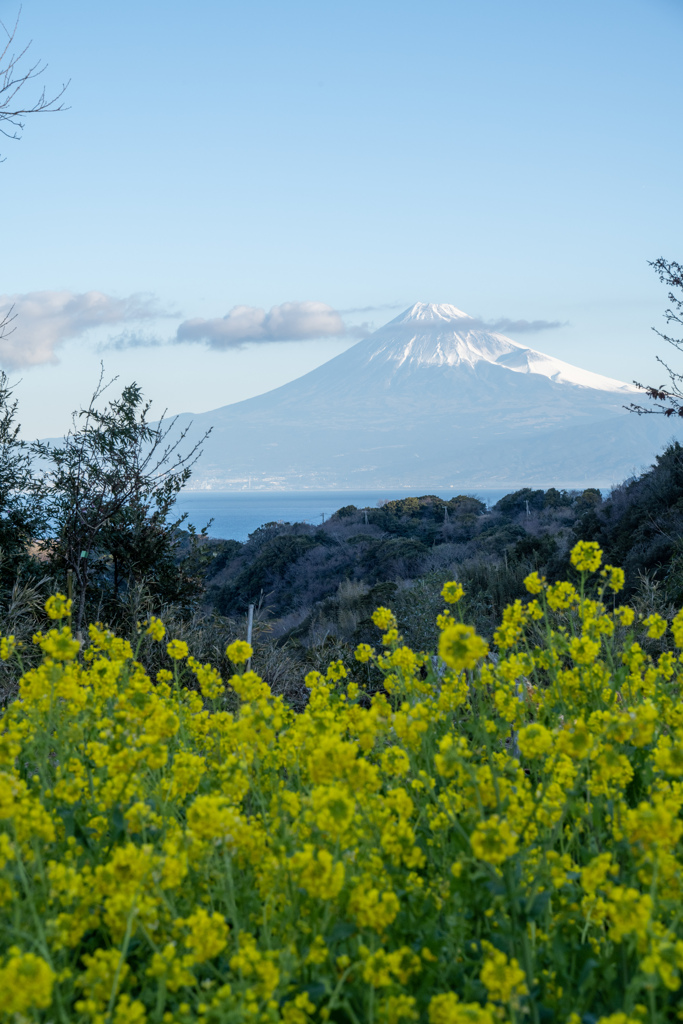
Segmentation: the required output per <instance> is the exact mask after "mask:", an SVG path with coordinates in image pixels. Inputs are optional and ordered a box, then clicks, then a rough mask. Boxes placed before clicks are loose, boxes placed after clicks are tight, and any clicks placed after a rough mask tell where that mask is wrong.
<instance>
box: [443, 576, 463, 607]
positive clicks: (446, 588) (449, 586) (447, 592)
mask: <svg viewBox="0 0 683 1024" xmlns="http://www.w3.org/2000/svg"><path fill="white" fill-rule="evenodd" d="M464 595H465V591H464V590H463V588H462V584H460V583H455V582H454V581H451V582H450V583H444V585H443V589H442V591H441V596H442V598H443V599H444V601H445V602H446V604H456V603H457V602H458V601H459V600H460V599H461V598H462V597H464Z"/></svg>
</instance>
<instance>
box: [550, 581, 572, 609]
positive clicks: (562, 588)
mask: <svg viewBox="0 0 683 1024" xmlns="http://www.w3.org/2000/svg"><path fill="white" fill-rule="evenodd" d="M578 600H579V595H578V594H577V593H576V590H575V589H574V587H573V586H572V585H571V583H567V582H565V581H563V582H559V581H558V582H557V583H553V585H552V587H548V604H549V605H550V607H551V608H552V610H553V611H554V612H559V611H563V610H564V609H565V608H571V606H572V605H573V604H576V602H577V601H578Z"/></svg>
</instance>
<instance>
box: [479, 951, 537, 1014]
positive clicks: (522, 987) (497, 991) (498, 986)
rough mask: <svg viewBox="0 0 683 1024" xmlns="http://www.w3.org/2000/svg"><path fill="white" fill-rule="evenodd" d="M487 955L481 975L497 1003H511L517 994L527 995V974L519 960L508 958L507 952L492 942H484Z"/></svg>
mask: <svg viewBox="0 0 683 1024" xmlns="http://www.w3.org/2000/svg"><path fill="white" fill-rule="evenodd" d="M482 947H483V948H484V949H485V950H486V953H487V956H486V959H485V960H484V966H483V967H482V969H481V974H480V975H479V977H480V978H481V980H482V981H483V983H484V985H485V986H486V989H487V991H488V994H489V999H492V1000H493V1001H494V1002H495V1003H505V1004H507V1003H509V1002H510V1001H511V1000H512V999H513V998H514V997H516V996H525V995H527V994H528V992H529V989H528V988H527V986H526V975H525V974H524V971H523V970H522V969H521V967H520V966H519V961H518V960H516V959H515V958H514V957H512V959H511V960H508V958H507V956H506V954H505V953H503V952H502V951H501V950H500V949H495V948H494V947H493V946H492V945H491V943H490V942H482Z"/></svg>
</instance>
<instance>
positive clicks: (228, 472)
mask: <svg viewBox="0 0 683 1024" xmlns="http://www.w3.org/2000/svg"><path fill="white" fill-rule="evenodd" d="M637 394H639V392H638V390H637V389H636V388H635V387H634V386H633V385H629V384H625V383H623V382H621V381H617V380H613V379H611V378H609V377H604V376H601V375H600V374H597V373H592V372H591V371H588V370H583V369H581V368H579V367H575V366H572V365H571V364H569V363H565V362H563V361H562V360H560V359H556V358H554V357H552V356H548V355H545V354H544V353H542V352H538V351H536V350H535V349H532V348H528V347H526V346H524V345H521V344H519V343H518V342H515V341H513V340H512V339H511V338H507V337H506V336H505V335H503V334H499V333H497V332H494V331H488V330H486V329H484V328H482V327H481V325H480V323H479V321H476V320H474V318H473V317H470V316H469V315H468V314H467V313H464V312H462V310H460V309H458V308H457V307H455V306H452V305H448V304H433V303H416V304H415V305H414V306H412V307H411V308H410V309H407V310H405V312H403V313H401V314H400V315H399V316H397V317H396V318H395V319H394V320H392V321H391V322H390V323H388V324H385V325H384V326H383V327H381V328H379V330H377V331H375V332H374V333H373V334H371V335H370V336H369V337H367V338H365V339H364V340H363V341H360V342H358V343H357V344H356V345H354V346H352V347H351V348H350V349H347V350H346V351H345V352H342V353H341V354H340V355H338V356H336V357H335V358H334V359H331V360H329V362H327V363H324V364H323V365H322V366H319V367H317V368H316V369H315V370H312V371H311V372H310V373H307V374H304V376H302V377H299V378H298V379H296V380H294V381H291V382H289V383H288V384H285V385H283V386H282V387H279V388H276V389H275V390H273V391H269V392H267V393H265V394H263V395H258V396H257V397H255V398H250V399H247V400H246V401H243V402H236V403H234V404H232V405H227V406H224V407H223V408H220V409H215V410H213V411H211V412H208V413H202V414H199V415H197V416H190V415H189V414H188V415H183V416H182V417H180V421H179V422H180V424H181V425H184V424H185V423H187V422H188V421H189V420H190V419H192V420H193V421H194V426H193V432H194V431H196V430H199V429H201V430H205V429H206V428H207V427H208V426H212V427H213V431H212V434H211V436H210V438H209V440H208V442H207V444H206V448H205V452H204V455H203V457H202V459H201V460H200V462H199V463H198V465H197V467H196V470H195V474H194V476H193V486H194V487H208V488H212V489H238V488H243V487H252V488H268V489H280V488H282V489H291V490H296V489H299V488H316V489H325V488H332V489H334V488H339V489H345V488H357V487H367V488H368V489H372V488H385V487H397V488H402V489H403V488H408V489H414V488H418V489H423V490H426V489H429V488H430V487H433V488H437V487H438V488H439V489H443V488H451V487H452V488H454V489H455V488H462V487H465V488H469V489H472V488H476V487H477V486H479V487H484V486H488V487H497V486H508V485H509V486H510V487H516V486H527V485H529V486H532V485H533V486H545V487H548V486H551V485H554V486H564V487H582V486H609V485H610V484H611V483H616V482H618V481H620V480H622V479H624V478H625V477H627V476H628V475H630V474H631V473H632V472H634V471H637V470H640V469H641V468H642V467H643V466H644V465H647V464H649V463H650V462H651V461H652V459H653V457H654V454H655V453H656V452H657V451H658V450H660V449H661V447H662V446H663V444H664V443H665V442H666V441H667V440H668V439H669V438H670V437H671V436H672V434H674V433H675V426H672V424H671V423H663V422H662V421H661V418H660V417H636V416H634V415H632V414H629V413H628V412H626V411H625V409H624V406H625V405H627V404H628V403H629V402H630V401H632V400H633V398H634V396H635V395H637Z"/></svg>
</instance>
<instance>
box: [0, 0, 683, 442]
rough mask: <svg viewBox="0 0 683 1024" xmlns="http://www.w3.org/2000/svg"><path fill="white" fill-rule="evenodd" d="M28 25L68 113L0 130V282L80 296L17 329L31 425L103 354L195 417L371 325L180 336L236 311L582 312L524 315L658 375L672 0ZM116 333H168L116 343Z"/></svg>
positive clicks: (677, 221) (675, 40)
mask: <svg viewBox="0 0 683 1024" xmlns="http://www.w3.org/2000/svg"><path fill="white" fill-rule="evenodd" d="M0 10H1V11H2V17H3V19H4V20H5V21H6V22H9V21H11V20H13V18H14V16H15V15H16V11H17V5H16V4H14V5H13V4H10V3H8V2H7V0H0ZM19 37H20V39H23V40H28V39H33V44H32V51H33V52H34V54H35V56H40V57H42V58H44V59H45V60H47V61H48V62H49V65H50V66H49V68H48V70H47V72H46V74H45V82H46V85H47V86H48V88H49V87H50V86H51V85H59V84H60V83H61V81H62V80H63V79H66V78H71V85H70V87H69V90H68V101H69V104H70V106H71V109H70V110H69V111H68V112H66V113H63V114H59V115H54V116H41V117H40V118H34V119H33V120H32V121H29V123H28V124H27V128H26V131H25V133H24V137H23V139H22V140H21V141H20V142H16V143H15V142H6V143H5V144H4V146H1V147H0V148H1V149H2V152H3V154H4V155H5V156H6V157H7V159H6V162H5V163H3V164H1V165H0V186H1V188H0V196H1V198H0V202H1V204H2V208H1V209H2V237H3V245H2V252H1V255H0V269H1V271H2V274H1V276H0V293H2V294H6V295H13V296H18V297H19V300H18V305H17V308H18V309H20V310H23V311H24V312H25V311H26V310H28V309H29V307H28V306H26V305H24V306H22V301H24V300H23V298H22V297H25V296H27V295H29V294H30V293H35V292H40V293H44V292H47V293H58V294H62V295H63V293H68V295H73V296H75V297H76V298H75V299H74V302H75V303H76V305H75V307H74V308H75V309H76V313H74V314H73V315H72V316H71V318H69V316H65V314H64V310H63V309H61V307H59V302H57V303H56V305H55V303H52V305H50V302H51V301H52V300H50V301H48V302H47V306H46V307H45V308H43V307H41V308H40V309H39V310H38V314H39V315H38V314H36V315H37V317H38V319H37V320H36V319H34V320H32V319H31V317H30V315H29V314H28V313H26V312H25V315H24V316H23V326H22V322H21V321H22V317H20V318H19V319H18V321H17V331H16V332H15V336H14V341H13V342H12V345H13V346H14V347H13V348H12V349H6V362H5V365H6V366H7V368H8V369H10V370H11V372H12V374H13V377H14V378H15V379H18V378H19V377H20V378H21V381H22V382H21V385H20V389H19V391H18V396H19V398H20V405H21V410H22V419H23V422H24V425H25V429H26V432H27V433H29V434H46V433H47V434H49V433H55V432H57V431H59V430H61V429H63V428H64V426H65V424H66V422H67V417H68V413H69V412H70V411H71V409H72V408H73V407H74V406H76V405H77V404H80V402H81V401H82V400H84V399H85V397H86V395H87V393H88V391H89V390H90V389H91V387H92V385H93V384H94V382H95V380H96V377H97V371H98V366H99V361H100V359H102V358H104V359H105V363H106V368H107V371H108V372H109V373H111V374H114V373H119V374H120V375H121V378H122V380H123V381H124V382H127V381H128V380H131V379H137V380H139V381H140V382H141V383H142V384H143V386H144V388H145V390H146V391H147V393H148V394H149V395H150V397H152V398H153V399H154V402H155V407H159V408H161V407H164V406H168V408H169V410H170V411H172V412H180V411H186V410H191V411H203V410H206V409H211V408H215V407H217V406H220V405H224V404H226V403H228V402H231V401H236V400H239V399H240V398H244V397H248V396H250V395H253V394H257V393H259V392H261V391H263V390H266V389H267V388H270V387H274V386H276V385H278V384H280V383H283V382H284V381H286V380H288V379H291V378H293V377H295V376H298V375H299V374H300V373H303V372H305V371H306V370H308V369H311V368H313V367H314V366H315V365H318V364H319V363H321V362H323V361H324V360H326V359H328V358H330V357H331V356H333V355H335V354H336V353H337V352H339V351H341V350H342V349H343V348H344V347H347V346H348V345H349V344H350V343H351V342H352V341H353V340H355V338H354V336H353V332H351V334H350V335H345V336H341V335H340V334H339V332H337V333H334V332H332V333H328V335H327V336H326V337H324V338H322V339H320V340H315V339H314V340H310V339H309V340H305V341H287V340H284V341H283V340H275V341H269V340H267V335H266V338H265V340H263V339H262V340H258V341H254V342H252V343H249V344H245V345H244V346H243V347H240V348H235V347H228V348H225V349H216V348H210V347H208V346H207V345H205V344H203V343H201V342H200V341H197V340H191V341H185V342H183V343H181V344H178V343H173V339H174V338H175V337H176V331H177V328H178V325H179V324H180V323H181V322H182V321H186V320H194V319H197V318H199V319H208V320H212V319H214V318H221V317H223V316H225V314H227V313H228V311H229V310H231V309H232V308H233V307H235V306H247V307H256V308H262V309H265V310H266V311H267V310H269V309H271V307H273V306H280V305H282V304H283V303H290V302H313V303H324V304H326V305H327V306H329V307H331V308H332V310H335V311H337V310H341V311H343V310H348V309H363V308H365V307H371V310H370V311H369V312H365V313H351V314H347V313H343V314H342V316H343V319H344V321H345V323H346V324H348V325H351V326H353V325H354V324H356V325H357V324H360V323H361V322H369V323H374V324H375V325H376V326H379V325H380V324H381V323H383V322H385V321H386V320H388V319H391V318H392V317H393V316H395V315H396V314H397V313H398V312H399V311H400V310H401V309H403V308H405V307H407V306H409V305H411V304H412V303H413V302H415V301H434V302H452V303H454V304H455V305H457V306H459V307H460V308H461V309H464V310H466V311H467V312H469V313H472V314H473V315H478V316H481V317H484V318H487V319H498V318H501V317H510V318H512V319H526V320H547V321H560V322H562V323H565V322H566V323H567V324H568V326H564V327H561V328H554V329H548V330H545V331H542V332H540V333H536V334H533V335H529V334H525V335H522V334H519V335H515V334H514V333H513V332H510V333H511V335H512V336H513V337H515V338H516V340H519V341H523V342H525V343H528V344H531V345H532V346H533V347H536V348H540V349H541V350H543V351H547V352H550V353H552V354H554V355H557V356H560V357H561V358H564V359H566V360H568V361H570V362H574V363H577V364H578V365H581V366H585V367H586V368H588V369H592V370H595V371H598V372H601V373H605V374H607V375H609V376H613V377H618V378H621V379H624V380H632V379H633V378H634V377H635V378H643V379H646V380H648V381H650V380H653V381H654V383H660V380H659V377H661V371H660V370H658V369H656V368H655V367H656V364H655V362H654V355H655V353H656V352H657V351H659V352H663V350H662V348H661V345H658V344H657V341H656V338H655V337H654V335H652V333H651V331H650V327H651V325H653V324H661V323H662V321H661V313H662V311H663V309H664V308H665V306H666V304H667V303H666V290H665V289H664V288H663V287H662V286H661V285H660V284H659V282H658V281H657V279H656V278H655V276H654V274H653V273H652V271H651V269H650V268H649V267H648V266H647V260H648V259H650V260H654V259H656V258H657V257H659V256H665V257H667V258H669V259H678V260H680V261H682V262H683V231H682V228H683V212H682V210H683V204H682V203H681V175H682V171H681V168H682V167H683V160H682V159H681V158H682V155H683V154H682V153H681V149H682V148H683V141H682V136H681V132H680V129H679V112H678V105H679V104H678V97H679V94H680V54H681V48H682V44H683V3H682V2H681V0H618V2H616V0H615V2H613V0H590V2H583V0H574V2H572V3H570V4H560V3H551V4H549V3H547V0H544V2H528V0H517V2H516V3H514V4H511V3H510V2H509V0H507V2H503V0H479V2H478V3H476V4H473V3H472V2H471V0H470V2H461V0H450V2H447V3H445V2H436V0H420V2H419V3H417V2H401V0H394V2H392V3H385V2H383V0H363V2H345V3H339V2H334V0H330V2H328V3H325V4H321V3H320V2H316V3H311V2H298V0H287V2H286V3H283V2H282V0H279V2H263V0H251V2H250V3H248V4H245V3H243V2H239V3H237V2H225V0H223V2H218V0H204V2H203V3H199V4H192V5H190V4H184V3H174V2H169V0H166V2H164V3H161V2H157V0H145V2H143V3H140V2H139V0H138V2H136V3H133V2H130V0H119V3H117V4H116V5H113V4H106V5H105V4H93V3H91V2H85V0H79V2H74V0H64V2H62V3H60V4H55V3H54V2H48V0H25V2H24V6H23V12H22V19H21V22H20V30H19ZM93 291H94V292H99V293H103V295H104V296H106V297H107V302H105V304H104V306H103V307H102V310H103V315H102V317H101V321H102V322H101V323H100V324H98V322H97V310H95V313H94V314H93V315H90V314H89V319H88V317H85V319H84V317H83V315H82V311H83V308H84V307H83V304H82V303H81V305H79V301H80V300H79V299H78V296H81V295H83V294H84V293H88V292H93ZM140 295H143V296H144V298H142V299H131V298H130V297H131V296H140ZM40 301H41V302H43V299H41V300H40ZM107 303H108V305H107ZM86 305H87V304H86ZM393 306H395V307H396V308H389V307H393ZM31 308H33V309H34V312H35V302H34V307H31ZM51 309H52V310H53V312H54V317H53V320H54V322H52V321H50V315H51V313H50V310H51ZM60 309H61V313H60ZM79 311H80V312H79ZM91 312H92V311H91ZM136 313H137V314H139V316H138V318H137V319H135V316H136ZM160 314H164V315H163V316H162V315H160ZM60 316H61V319H60ZM84 325H85V326H84ZM86 326H87V327H88V328H89V329H88V330H87V331H86V330H85V327H86ZM31 331H35V332H37V334H36V336H35V337H33V336H31ZM22 332H23V333H22ZM41 332H42V333H41ZM38 335H40V338H39V339H38V341H37V340H36V338H38ZM122 335H123V337H124V340H125V339H128V340H130V338H131V337H132V338H133V339H137V340H138V341H139V340H140V339H141V338H142V339H143V340H144V339H147V340H153V341H156V342H157V344H155V345H137V346H135V347H120V348H115V349H112V348H111V347H109V348H105V350H104V351H103V345H104V346H106V345H107V344H108V339H110V338H111V337H112V336H113V337H119V338H121V336H122ZM119 344H121V342H119ZM27 352H28V353H32V354H30V355H28V356H27V355H26V353H27ZM7 353H9V355H7ZM663 354H666V353H663ZM31 361H32V362H31ZM27 362H28V363H29V365H22V363H23V364H26V363H27ZM655 377H656V378H657V379H656V380H654V378H655Z"/></svg>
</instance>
